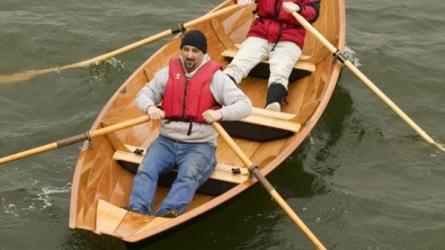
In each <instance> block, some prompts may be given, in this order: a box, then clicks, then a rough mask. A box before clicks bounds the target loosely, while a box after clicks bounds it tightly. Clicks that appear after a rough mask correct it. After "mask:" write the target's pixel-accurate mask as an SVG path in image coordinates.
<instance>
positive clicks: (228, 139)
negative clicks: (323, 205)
mask: <svg viewBox="0 0 445 250" xmlns="http://www.w3.org/2000/svg"><path fill="white" fill-rule="evenodd" d="M213 127H214V128H215V130H216V131H217V132H218V133H219V135H220V136H221V137H222V138H223V139H224V141H225V142H226V143H227V144H228V145H229V147H230V148H231V149H232V150H233V151H234V152H235V154H236V155H237V156H238V157H239V158H240V159H241V160H242V161H243V163H244V164H245V165H247V166H248V167H249V172H250V173H251V174H252V175H253V176H254V177H255V178H256V179H257V180H258V181H259V182H260V183H261V185H263V187H264V188H265V189H266V190H267V192H268V193H269V194H270V195H271V196H272V197H273V198H274V200H275V201H276V202H277V203H278V205H279V206H280V207H281V208H282V209H283V210H284V212H285V213H286V214H287V215H288V216H289V218H291V219H292V221H293V222H294V223H295V224H296V225H297V226H298V227H299V228H300V229H301V231H303V233H304V234H305V235H306V237H307V238H308V239H309V240H310V241H311V242H312V243H313V244H314V246H315V247H317V249H322V250H325V249H326V247H325V246H324V245H323V244H322V243H321V242H320V240H318V238H317V237H316V236H315V234H314V233H312V231H311V230H310V229H309V228H308V227H307V226H306V225H305V224H304V222H303V221H302V220H301V219H300V217H299V216H298V215H297V214H296V213H295V212H294V210H293V209H292V208H291V207H290V206H289V205H288V204H287V203H286V201H285V200H284V199H283V198H282V197H281V195H280V194H279V193H278V192H277V191H276V190H275V188H274V187H273V186H272V184H270V182H269V181H268V180H267V179H266V177H264V175H263V174H261V172H260V170H259V169H258V167H257V166H256V165H254V164H253V163H252V161H251V160H250V159H249V158H248V157H247V156H246V154H244V152H243V151H242V150H241V148H240V147H239V146H238V144H236V142H235V141H234V140H233V139H232V137H230V135H229V134H228V133H227V132H226V130H225V129H224V128H223V127H222V126H221V124H219V123H217V122H214V123H213Z"/></svg>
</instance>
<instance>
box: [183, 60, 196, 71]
mask: <svg viewBox="0 0 445 250" xmlns="http://www.w3.org/2000/svg"><path fill="white" fill-rule="evenodd" d="M184 65H185V67H186V68H187V69H188V70H194V69H195V67H196V62H195V60H193V59H186V60H185V63H184Z"/></svg>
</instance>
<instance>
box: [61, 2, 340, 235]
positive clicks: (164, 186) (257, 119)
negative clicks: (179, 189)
mask: <svg viewBox="0 0 445 250" xmlns="http://www.w3.org/2000/svg"><path fill="white" fill-rule="evenodd" d="M230 4H232V3H231V1H225V2H224V3H222V4H221V5H219V6H217V7H216V8H215V9H214V10H212V11H215V10H218V9H221V8H224V7H227V6H229V5H230ZM252 10H253V6H251V7H249V8H244V9H238V10H235V11H233V12H232V13H228V14H225V15H224V16H220V17H218V18H215V19H213V20H211V21H206V22H204V23H201V24H199V25H196V26H195V27H194V28H197V29H201V30H202V31H203V32H205V34H206V36H207V39H208V43H209V46H208V47H209V51H208V53H209V54H210V56H211V57H212V58H213V59H214V60H217V61H219V62H220V63H221V64H222V65H226V64H227V63H228V62H229V61H230V59H231V57H233V55H234V54H235V53H236V51H237V46H238V45H239V44H240V43H241V42H242V41H243V39H245V35H246V33H247V31H248V29H249V26H250V22H251V20H252ZM344 10H345V6H344V2H343V0H331V1H321V10H320V12H321V13H320V18H319V19H318V21H317V22H316V23H315V27H316V28H317V29H318V30H319V31H320V32H321V33H322V34H323V35H324V36H325V37H326V38H327V39H328V40H329V41H330V42H331V43H332V44H334V45H335V46H337V47H338V48H340V49H343V47H344V43H345V13H344ZM178 54H179V38H174V39H172V40H171V41H170V42H168V43H167V44H166V45H165V46H163V47H162V48H161V49H159V50H158V51H157V52H156V53H155V54H154V55H152V56H151V57H150V58H149V59H148V60H147V61H146V62H144V64H143V65H142V66H140V67H139V68H138V69H137V70H136V71H135V72H134V73H133V74H132V75H131V76H130V77H129V78H128V80H127V81H126V82H125V83H124V84H123V85H122V86H121V87H120V88H119V90H118V91H117V92H116V93H115V94H114V95H113V97H112V98H111V99H110V100H109V101H108V103H107V104H106V105H105V107H104V108H103V110H102V111H101V113H100V114H99V116H98V117H97V119H96V121H95V122H94V124H93V126H92V129H98V128H101V127H104V126H108V125H111V124H115V123H119V122H122V121H126V120H129V119H133V118H135V117H139V116H141V113H140V112H139V111H138V109H137V108H136V106H135V102H134V99H135V95H136V93H137V92H138V91H139V90H140V89H141V88H142V87H143V86H144V85H145V84H146V83H147V82H148V81H149V80H150V79H152V77H153V75H154V73H155V72H156V71H157V70H159V69H161V68H162V67H164V66H165V65H166V64H167V62H168V60H169V59H170V58H171V57H173V56H178ZM267 66H268V65H267V62H264V64H262V65H260V66H259V67H257V68H256V69H255V70H253V72H252V75H251V76H249V77H248V78H246V79H244V80H243V82H242V84H241V85H240V87H241V89H242V90H243V91H244V92H245V93H246V94H247V95H248V96H249V97H250V99H251V100H252V103H253V105H254V107H256V108H255V109H254V112H253V114H252V115H251V116H250V117H248V118H246V119H244V120H243V121H241V122H238V123H226V124H224V126H225V127H226V129H227V130H228V131H229V133H230V134H231V135H232V136H234V137H235V138H236V142H237V143H238V145H239V146H240V147H241V149H242V150H243V151H244V152H245V153H246V155H247V156H248V157H249V158H250V159H251V160H252V161H253V162H255V163H257V164H258V165H259V168H260V170H261V172H262V174H264V175H267V174H268V173H269V172H271V171H272V170H274V169H275V168H276V167H278V166H279V165H280V163H281V162H283V161H284V160H285V159H286V158H287V157H288V156H289V155H290V154H291V153H292V152H293V151H294V150H295V149H296V148H297V147H298V146H299V145H300V144H301V142H302V141H303V140H304V139H305V138H306V136H308V134H309V133H310V131H311V130H312V129H313V128H314V126H315V125H316V123H317V121H318V120H319V118H320V116H321V114H322V113H323V111H324V110H325V108H326V105H327V103H328V101H329V99H330V97H331V95H332V92H333V90H334V88H335V85H336V82H337V79H338V76H339V73H340V69H341V66H340V65H339V64H337V63H336V60H334V58H333V57H332V54H331V53H330V52H329V51H328V50H327V49H325V48H324V47H323V46H322V44H320V43H319V42H317V41H316V40H315V38H313V37H311V35H310V34H308V36H307V38H306V42H305V46H304V49H303V56H302V58H301V60H300V61H299V62H298V63H297V64H296V65H295V67H294V68H295V69H294V72H293V74H292V76H291V78H292V80H294V79H296V80H294V82H293V83H291V84H290V86H289V96H288V98H287V100H288V102H289V103H288V104H287V105H285V106H284V107H283V110H282V112H269V111H265V110H264V109H262V107H264V101H265V94H266V90H267V86H266V85H267V74H268V69H267ZM158 128H159V124H158V123H157V122H149V123H145V124H142V125H138V126H135V127H132V128H129V129H125V130H121V131H118V132H114V133H111V134H108V135H107V136H103V137H99V138H95V139H93V141H92V146H90V143H85V144H84V145H83V147H82V149H81V152H80V155H79V159H78V161H77V165H76V169H75V173H74V177H73V184H72V193H71V204H70V220H69V225H70V227H71V228H73V229H83V230H87V231H91V232H93V233H94V234H99V235H100V234H106V235H111V236H113V237H115V238H118V239H121V240H123V241H124V242H138V241H141V240H143V239H147V238H149V237H152V236H154V235H157V234H159V233H162V232H164V231H166V230H169V229H171V228H173V227H175V226H178V225H180V224H182V223H184V222H187V221H189V220H191V219H193V218H194V217H196V216H199V215H201V214H203V213H205V212H207V211H209V210H211V209H213V208H215V207H217V206H219V205H221V204H222V203H224V202H227V201H229V200H230V199H231V198H233V197H235V196H236V195H239V194H241V192H243V191H245V190H246V189H247V188H249V187H250V186H252V185H253V184H254V183H255V180H253V179H251V178H249V176H248V175H247V173H246V172H247V171H246V169H245V168H244V167H245V166H243V165H242V162H241V161H240V160H239V159H238V158H237V156H236V155H235V154H234V153H233V152H232V151H231V149H230V148H229V147H228V145H227V144H226V143H225V142H224V141H223V140H222V139H219V141H218V147H217V160H218V166H217V169H216V170H215V172H214V173H213V175H212V177H211V179H210V180H209V181H208V182H207V183H206V184H204V186H203V187H201V188H200V190H199V192H198V193H197V194H196V195H195V198H194V199H193V201H192V203H191V204H190V206H189V207H188V209H187V211H186V213H184V214H183V215H181V216H179V217H176V218H173V219H171V218H157V217H147V216H142V215H138V214H134V213H132V212H129V211H127V210H126V209H125V207H126V206H127V203H128V198H129V194H130V191H131V187H132V183H133V178H134V171H135V166H137V164H138V162H140V160H141V158H142V157H143V156H142V155H143V154H144V151H143V149H146V148H147V146H148V145H149V144H150V143H151V142H152V141H153V140H154V139H155V138H156V137H157V136H158ZM246 128H247V129H246ZM246 131H249V132H252V133H246ZM265 131H266V132H265ZM172 178H174V173H171V174H169V175H167V176H163V177H162V178H161V180H160V183H159V187H158V191H157V194H156V197H155V200H154V207H155V208H156V207H157V206H158V205H159V204H160V201H162V199H163V198H164V197H165V195H166V193H167V192H168V190H169V187H168V185H169V183H171V180H172Z"/></svg>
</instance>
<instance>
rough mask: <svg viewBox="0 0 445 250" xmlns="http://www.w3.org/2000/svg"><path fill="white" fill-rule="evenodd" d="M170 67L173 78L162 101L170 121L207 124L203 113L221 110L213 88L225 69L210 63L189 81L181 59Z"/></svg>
mask: <svg viewBox="0 0 445 250" xmlns="http://www.w3.org/2000/svg"><path fill="white" fill-rule="evenodd" d="M168 67H169V69H168V70H169V71H168V75H169V77H168V82H167V86H166V88H165V91H164V98H163V100H162V109H163V110H164V112H165V116H166V118H167V119H170V120H181V121H194V122H199V123H204V122H205V120H204V119H203V117H202V113H203V112H204V111H206V110H208V109H214V108H217V107H219V106H218V105H217V103H216V101H215V98H214V97H213V94H212V92H211V91H210V84H211V82H212V78H213V74H214V73H215V72H216V71H217V70H219V69H220V68H221V65H220V64H218V63H217V62H213V61H209V62H207V63H205V64H204V65H202V66H201V68H199V69H198V71H197V72H196V73H195V74H194V75H193V76H192V78H191V79H188V80H187V79H186V78H185V74H184V68H183V66H182V62H181V59H179V58H173V59H171V60H170V62H169V65H168Z"/></svg>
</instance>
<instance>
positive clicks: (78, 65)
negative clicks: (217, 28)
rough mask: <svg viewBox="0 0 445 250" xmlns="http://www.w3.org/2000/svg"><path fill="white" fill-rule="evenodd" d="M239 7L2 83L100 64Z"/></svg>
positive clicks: (3, 79) (5, 77)
mask: <svg viewBox="0 0 445 250" xmlns="http://www.w3.org/2000/svg"><path fill="white" fill-rule="evenodd" d="M237 8H240V7H239V6H238V5H236V4H235V5H231V6H229V7H226V8H223V9H221V10H217V11H215V12H212V13H209V14H207V15H204V16H202V17H199V18H196V19H194V20H192V21H189V22H186V23H184V24H183V25H179V27H178V29H174V30H173V29H168V30H165V31H162V32H160V33H158V34H155V35H152V36H150V37H147V38H145V39H142V40H140V41H138V42H135V43H132V44H129V45H126V46H124V47H122V48H120V49H116V50H113V51H111V52H108V53H106V54H103V55H99V56H96V57H94V58H91V59H87V60H84V61H81V62H77V63H73V64H68V65H65V66H57V67H52V68H48V69H37V70H28V71H23V72H19V73H15V74H11V75H0V84H1V83H12V82H18V81H25V80H29V79H32V78H34V77H36V76H39V75H43V74H47V73H51V72H60V71H62V70H66V69H74V68H84V67H87V66H90V65H93V64H99V63H100V62H103V61H106V60H108V59H110V58H112V57H115V56H118V55H120V54H123V53H126V52H128V51H131V50H134V49H136V48H139V47H141V46H143V45H147V44H149V43H152V42H154V41H157V40H159V39H161V38H164V37H166V36H169V35H172V34H176V33H179V32H181V31H182V29H186V28H189V27H191V26H193V25H196V24H199V23H202V22H205V21H207V20H210V19H212V18H215V17H218V16H220V15H223V14H226V13H229V12H231V11H233V10H235V9H237Z"/></svg>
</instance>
